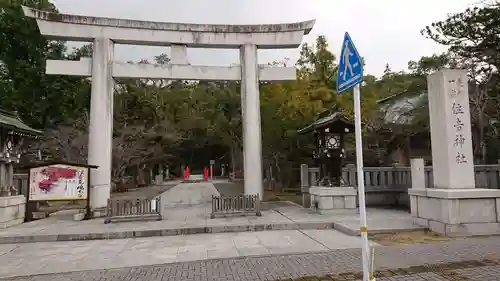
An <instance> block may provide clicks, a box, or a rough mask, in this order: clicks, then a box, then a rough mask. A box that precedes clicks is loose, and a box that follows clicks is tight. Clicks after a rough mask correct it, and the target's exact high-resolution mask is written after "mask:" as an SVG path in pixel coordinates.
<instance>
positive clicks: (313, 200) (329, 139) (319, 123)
mask: <svg viewBox="0 0 500 281" xmlns="http://www.w3.org/2000/svg"><path fill="white" fill-rule="evenodd" d="M298 133H299V134H306V133H313V134H314V136H315V141H316V149H315V151H314V152H313V158H314V162H315V165H317V166H319V167H320V170H319V182H318V183H317V185H315V184H316V183H311V187H310V189H309V195H310V204H308V205H310V206H311V207H312V208H314V209H315V210H316V211H317V212H319V213H327V212H330V211H334V212H338V211H355V210H356V196H357V191H356V189H354V188H353V187H352V186H347V185H346V183H345V180H344V179H343V178H342V163H343V160H344V158H345V157H346V153H345V148H344V140H345V136H346V135H347V134H351V133H354V123H353V122H352V121H351V120H349V119H348V118H347V117H345V116H344V115H343V114H342V113H340V112H334V113H332V112H331V111H327V112H325V113H323V114H321V115H320V116H319V118H318V119H317V120H316V121H314V122H313V123H312V124H310V125H309V126H307V127H305V128H303V129H301V130H299V131H298Z"/></svg>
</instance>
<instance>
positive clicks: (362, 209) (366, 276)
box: [354, 84, 375, 281]
mask: <svg viewBox="0 0 500 281" xmlns="http://www.w3.org/2000/svg"><path fill="white" fill-rule="evenodd" d="M359 92H360V90H359V84H357V85H356V86H354V125H355V129H354V130H355V133H356V168H357V172H358V197H359V220H360V231H361V253H362V262H363V280H364V281H370V280H375V279H374V278H373V277H372V276H370V266H369V263H370V262H369V261H370V253H369V251H370V248H369V246H368V232H367V223H366V205H365V177H364V172H363V143H362V141H363V139H362V132H361V101H360V93H359Z"/></svg>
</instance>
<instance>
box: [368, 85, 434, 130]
mask: <svg viewBox="0 0 500 281" xmlns="http://www.w3.org/2000/svg"><path fill="white" fill-rule="evenodd" d="M377 103H378V104H379V105H380V110H382V111H384V112H385V116H384V121H385V123H386V124H399V125H408V124H411V123H412V121H413V120H414V116H413V113H414V112H415V110H417V109H419V108H421V107H422V106H425V105H426V104H427V103H428V94H427V92H421V93H417V94H414V95H409V93H406V92H403V93H398V94H394V95H391V96H389V97H386V98H383V99H380V100H378V101H377Z"/></svg>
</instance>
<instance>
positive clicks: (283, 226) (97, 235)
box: [0, 222, 334, 244]
mask: <svg viewBox="0 0 500 281" xmlns="http://www.w3.org/2000/svg"><path fill="white" fill-rule="evenodd" d="M332 228H334V224H333V223H329V222H304V223H279V224H255V225H248V224H247V225H220V226H209V227H203V226H195V227H183V228H165V229H146V230H124V231H116V232H94V233H67V234H31V235H15V236H0V244H15V243H33V242H56V241H81V240H108V239H126V238H141V237H142V238H144V237H160V236H175V235H189V234H203V233H226V232H253V231H270V230H307V229H332Z"/></svg>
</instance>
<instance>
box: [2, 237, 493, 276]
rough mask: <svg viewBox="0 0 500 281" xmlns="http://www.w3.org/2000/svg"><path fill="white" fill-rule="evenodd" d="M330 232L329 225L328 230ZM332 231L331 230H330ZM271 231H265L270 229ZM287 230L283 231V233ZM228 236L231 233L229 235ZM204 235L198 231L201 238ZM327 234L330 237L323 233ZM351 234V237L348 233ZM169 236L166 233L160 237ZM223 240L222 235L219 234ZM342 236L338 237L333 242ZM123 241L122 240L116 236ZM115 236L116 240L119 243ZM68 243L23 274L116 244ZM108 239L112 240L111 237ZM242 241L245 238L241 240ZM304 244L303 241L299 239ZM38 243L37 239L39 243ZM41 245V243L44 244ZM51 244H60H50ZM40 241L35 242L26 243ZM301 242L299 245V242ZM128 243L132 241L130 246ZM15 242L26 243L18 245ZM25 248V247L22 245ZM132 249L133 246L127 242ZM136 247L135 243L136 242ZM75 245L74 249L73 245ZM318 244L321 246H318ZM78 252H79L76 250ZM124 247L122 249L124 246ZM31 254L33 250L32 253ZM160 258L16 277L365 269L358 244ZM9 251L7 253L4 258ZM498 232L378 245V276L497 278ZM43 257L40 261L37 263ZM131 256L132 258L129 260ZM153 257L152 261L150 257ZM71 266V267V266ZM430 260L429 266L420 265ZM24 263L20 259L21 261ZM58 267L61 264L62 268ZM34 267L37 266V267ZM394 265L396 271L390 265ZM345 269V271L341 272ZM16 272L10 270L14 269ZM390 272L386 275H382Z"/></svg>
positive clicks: (135, 254)
mask: <svg viewBox="0 0 500 281" xmlns="http://www.w3.org/2000/svg"><path fill="white" fill-rule="evenodd" d="M325 231H326V230H325ZM330 232H331V233H330V234H332V235H336V234H333V231H330ZM268 233H270V232H266V234H268ZM279 233H283V232H279ZM225 235H227V234H225ZM202 236H203V235H197V237H200V238H201V237H202ZM282 237H285V238H282V239H277V238H278V237H277V236H275V237H274V238H272V239H270V240H269V242H272V244H273V245H274V243H278V244H280V245H281V247H282V249H284V248H286V246H285V244H286V243H284V242H283V241H286V240H287V239H286V237H287V235H283V236H282ZM325 237H327V236H325ZM349 238H353V237H349ZM156 239H165V238H156ZM221 239H222V237H221ZM335 240H338V239H336V238H335V237H334V238H332V239H330V241H335ZM115 241H124V240H115ZM115 241H113V242H112V243H118V242H115ZM297 241H298V240H297ZM71 243H76V244H72V245H71V246H70V245H68V247H67V248H66V249H67V250H68V251H69V253H68V254H66V255H63V256H58V260H59V263H55V262H54V261H52V262H51V263H48V264H47V265H46V266H45V267H43V266H42V267H40V266H39V264H40V263H43V262H47V259H46V258H44V257H43V256H38V257H32V258H31V259H32V262H31V263H30V264H23V265H22V267H18V269H17V271H18V273H19V274H26V275H29V274H32V273H33V272H35V271H36V272H37V273H43V272H46V273H47V272H48V270H47V269H48V268H49V267H50V268H53V270H58V271H64V270H66V271H68V270H77V269H76V268H75V266H78V265H80V266H81V265H82V263H83V262H82V261H78V260H76V259H75V253H78V252H79V253H80V254H79V255H80V256H81V258H85V259H86V260H87V262H86V263H84V265H87V266H88V265H90V264H101V265H100V266H102V267H104V266H105V265H102V263H103V262H106V259H105V258H104V257H100V256H99V255H98V254H99V253H101V254H102V253H104V252H106V251H109V250H110V249H111V248H113V246H108V247H107V248H106V246H105V245H104V244H103V245H101V247H102V248H100V249H94V250H92V251H93V252H92V253H87V255H86V257H85V254H84V251H82V249H81V248H79V247H77V246H75V245H78V244H79V243H102V241H82V242H71ZM107 243H110V241H108V242H107ZM242 243H243V242H242ZM300 243H304V242H300ZM37 244H38V243H37ZM40 244H41V243H40ZM46 244H52V245H61V244H62V243H46ZM24 245H36V244H24ZM152 245H156V246H155V248H156V250H155V251H154V252H151V246H152ZM297 245H298V244H297ZM311 245H312V244H309V245H304V246H303V247H304V248H309V247H311ZM129 246H130V245H129ZM15 247H21V248H22V247H23V246H21V245H16V246H15ZM24 247H26V246H24ZM54 247H56V250H54V249H53V248H52V246H49V245H47V249H46V251H47V252H51V251H52V253H55V252H57V248H58V247H59V246H54ZM127 248H130V247H127ZM132 248H134V247H132ZM18 249H19V248H17V249H12V250H11V251H10V252H7V253H4V254H3V255H2V256H0V257H1V258H2V260H0V264H1V265H2V267H1V270H0V272H2V275H3V276H6V274H5V271H4V270H5V268H6V267H5V265H4V264H5V263H6V262H9V261H10V266H14V265H13V263H15V262H14V257H15V256H14V255H15V254H14V253H16V252H17V254H16V255H17V257H21V256H23V255H24V256H26V255H29V252H26V251H27V250H29V249H28V248H25V249H24V252H23V251H19V250H18ZM71 249H73V250H71ZM316 249H317V248H316ZM75 251H76V252H75ZM122 251H123V249H122ZM31 255H33V254H31ZM148 255H149V256H152V257H159V256H160V255H163V256H167V255H168V254H167V253H166V251H164V250H163V246H161V244H158V243H155V242H152V243H151V244H150V246H149V247H141V246H140V245H139V246H135V248H134V250H131V252H129V253H128V259H127V258H125V257H124V255H123V252H120V251H116V250H115V252H113V253H108V254H107V257H108V262H109V260H111V262H112V263H114V264H115V267H122V268H116V269H111V266H109V265H107V266H106V267H107V269H105V270H91V271H78V272H71V273H61V274H49V275H36V276H28V277H20V278H15V279H3V280H17V281H42V280H47V281H48V280H51V281H55V280H80V281H97V280H99V281H122V280H137V281H139V280H143V281H153V280H172V281H174V280H175V281H209V280H210V281H215V280H217V281H261V280H290V279H287V278H292V279H293V278H298V277H304V276H317V277H322V279H302V280H359V278H358V279H357V278H356V276H358V277H359V271H360V270H361V268H360V265H361V260H360V250H359V249H352V248H348V249H335V250H329V251H323V252H315V253H302V254H288V255H285V254H281V255H266V256H254V257H242V258H228V259H210V260H202V261H193V262H178V263H171V264H161V265H150V266H147V265H144V263H145V262H144V261H141V260H142V259H147V256H148ZM5 256H8V257H9V258H6V257H5ZM132 259H134V260H135V261H136V263H139V262H142V263H143V265H142V266H139V267H126V266H129V265H130V261H131V260H132ZM499 259H500V237H488V238H469V239H460V240H452V241H447V242H441V243H436V244H415V245H408V246H393V247H376V250H375V268H376V269H377V270H380V272H379V273H378V275H379V276H380V278H377V280H380V281H394V280H399V281H424V280H428V281H431V280H432V281H445V280H477V281H493V280H495V281H496V280H499V277H498V276H499V275H498V274H499V273H500V261H499ZM35 260H39V263H38V264H37V263H35ZM127 261H129V263H127ZM148 261H149V262H154V260H153V259H149V260H148ZM71 265H73V267H71ZM422 265H426V266H422ZM19 266H20V264H19ZM58 266H59V267H58ZM31 267H38V268H37V269H36V270H35V269H33V268H31ZM388 269H392V270H388ZM340 273H344V274H343V275H339V274H340ZM356 273H357V274H356ZM11 274H12V271H11ZM382 276H386V277H382Z"/></svg>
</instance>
